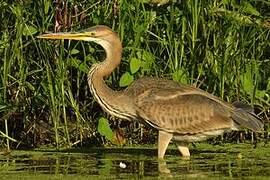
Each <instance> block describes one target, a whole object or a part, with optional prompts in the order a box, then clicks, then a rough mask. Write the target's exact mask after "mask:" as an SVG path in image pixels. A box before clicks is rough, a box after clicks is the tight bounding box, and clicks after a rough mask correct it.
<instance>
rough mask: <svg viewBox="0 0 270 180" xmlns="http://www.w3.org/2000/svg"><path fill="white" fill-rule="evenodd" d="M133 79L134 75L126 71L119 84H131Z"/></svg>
mask: <svg viewBox="0 0 270 180" xmlns="http://www.w3.org/2000/svg"><path fill="white" fill-rule="evenodd" d="M133 80H134V77H133V76H132V75H131V74H130V73H129V72H125V73H124V74H123V75H122V76H121V78H120V82H119V86H120V87H126V86H128V85H130V84H131V83H132V82H133Z"/></svg>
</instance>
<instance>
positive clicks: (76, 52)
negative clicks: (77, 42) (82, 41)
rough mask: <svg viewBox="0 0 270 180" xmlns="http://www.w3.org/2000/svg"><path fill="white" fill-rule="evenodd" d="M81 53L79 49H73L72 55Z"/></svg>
mask: <svg viewBox="0 0 270 180" xmlns="http://www.w3.org/2000/svg"><path fill="white" fill-rule="evenodd" d="M79 52H80V51H79V50H78V49H75V48H74V49H72V50H71V52H70V54H78V53H79Z"/></svg>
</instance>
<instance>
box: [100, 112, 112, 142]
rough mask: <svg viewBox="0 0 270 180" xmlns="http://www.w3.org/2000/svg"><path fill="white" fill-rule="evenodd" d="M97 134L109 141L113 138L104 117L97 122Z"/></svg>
mask: <svg viewBox="0 0 270 180" xmlns="http://www.w3.org/2000/svg"><path fill="white" fill-rule="evenodd" d="M98 132H99V133H100V134H101V135H103V136H105V138H106V139H108V140H110V141H111V140H112V138H113V131H112V129H111V127H110V124H109V121H108V120H107V119H106V118H104V117H102V118H100V119H99V120H98Z"/></svg>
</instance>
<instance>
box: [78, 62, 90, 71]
mask: <svg viewBox="0 0 270 180" xmlns="http://www.w3.org/2000/svg"><path fill="white" fill-rule="evenodd" d="M79 70H80V71H82V72H84V73H88V71H89V67H88V65H87V64H86V63H81V64H80V65H79Z"/></svg>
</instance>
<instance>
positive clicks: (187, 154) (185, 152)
mask: <svg viewBox="0 0 270 180" xmlns="http://www.w3.org/2000/svg"><path fill="white" fill-rule="evenodd" d="M176 145H177V148H178V150H179V151H180V153H181V154H182V156H184V157H190V152H189V149H188V144H187V143H183V142H176Z"/></svg>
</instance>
